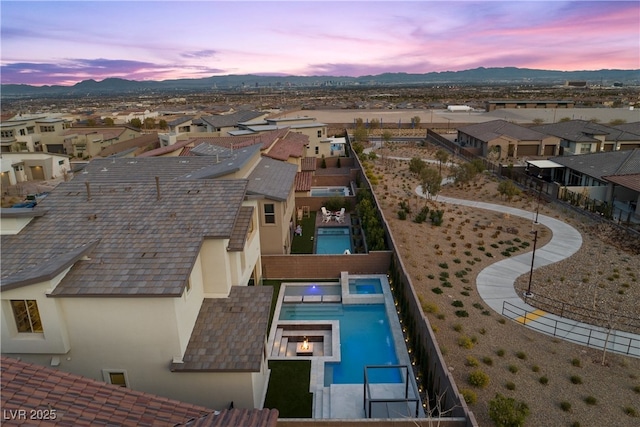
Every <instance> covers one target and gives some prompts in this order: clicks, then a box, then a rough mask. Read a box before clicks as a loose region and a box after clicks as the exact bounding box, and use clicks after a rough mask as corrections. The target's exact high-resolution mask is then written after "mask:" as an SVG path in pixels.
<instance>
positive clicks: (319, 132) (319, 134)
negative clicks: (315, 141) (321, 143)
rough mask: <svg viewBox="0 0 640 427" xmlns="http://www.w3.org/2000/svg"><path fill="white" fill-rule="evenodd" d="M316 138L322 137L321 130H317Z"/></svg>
mask: <svg viewBox="0 0 640 427" xmlns="http://www.w3.org/2000/svg"><path fill="white" fill-rule="evenodd" d="M318 138H322V131H321V130H319V131H318Z"/></svg>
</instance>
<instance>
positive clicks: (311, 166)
mask: <svg viewBox="0 0 640 427" xmlns="http://www.w3.org/2000/svg"><path fill="white" fill-rule="evenodd" d="M317 165H318V163H317V162H316V158H315V157H304V158H303V159H302V162H301V169H302V171H303V172H306V171H314V170H316V169H317V167H318V166H317Z"/></svg>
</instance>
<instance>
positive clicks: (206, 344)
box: [0, 159, 272, 408]
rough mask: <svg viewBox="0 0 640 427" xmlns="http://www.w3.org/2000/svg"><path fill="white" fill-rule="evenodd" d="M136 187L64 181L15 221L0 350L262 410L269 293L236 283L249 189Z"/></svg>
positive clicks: (246, 236)
mask: <svg viewBox="0 0 640 427" xmlns="http://www.w3.org/2000/svg"><path fill="white" fill-rule="evenodd" d="M118 160H122V161H127V160H129V159H118ZM150 160H158V159H150ZM171 160H178V159H171ZM205 160H206V159H205ZM188 166H189V165H185V164H178V165H176V166H175V167H176V168H180V167H183V168H185V170H186V168H187V167H188ZM191 166H193V165H191ZM104 169H105V170H102V169H101V173H102V174H104V175H111V174H113V173H114V172H115V169H112V170H109V169H107V168H104ZM145 178H146V176H144V175H143V176H141V177H140V179H138V180H130V181H127V180H123V179H118V178H115V177H114V179H112V180H106V179H105V180H103V181H101V182H90V181H88V180H84V181H83V180H79V179H78V180H75V179H74V180H72V181H71V182H66V183H61V184H60V185H58V187H56V189H55V190H53V191H52V192H51V194H50V195H49V196H48V197H47V198H46V199H45V200H44V201H43V202H42V203H40V204H39V205H38V206H37V207H36V208H35V209H32V210H29V209H27V210H21V212H20V214H21V215H22V216H23V218H14V221H13V227H12V229H11V230H7V231H6V232H7V234H3V235H2V241H1V243H2V248H3V254H2V261H3V268H2V276H1V281H0V289H1V290H2V294H1V301H0V311H1V316H2V330H1V332H2V334H1V335H2V353H3V354H4V355H9V356H11V357H20V358H21V359H22V360H25V361H29V362H34V363H38V364H41V365H46V366H52V367H55V368H56V369H60V370H63V371H68V372H73V373H75V374H79V375H83V376H86V377H89V378H93V379H96V380H102V381H106V382H108V383H112V384H118V385H121V386H126V387H130V388H132V389H135V390H140V391H145V392H151V393H154V394H158V395H162V396H166V397H169V398H173V399H177V400H181V401H185V402H190V403H194V404H198V405H202V406H206V407H212V408H222V407H227V406H228V405H229V404H230V402H233V403H234V405H235V406H236V407H245V408H259V407H261V405H262V402H263V397H264V394H265V392H266V384H267V380H268V373H269V371H268V369H267V365H266V357H265V355H266V351H265V345H266V338H267V324H268V318H269V307H270V303H271V298H272V289H271V288H269V287H261V286H246V285H247V284H248V283H249V282H250V281H253V282H258V281H259V279H260V274H261V268H260V235H259V234H260V231H259V227H258V220H259V219H258V204H257V202H256V201H255V200H251V198H248V197H247V186H248V181H247V180H190V179H181V180H178V179H176V180H172V181H169V180H167V179H157V180H156V179H151V180H149V179H145ZM5 211H6V210H3V211H2V215H3V216H4V214H5ZM12 214H13V215H14V216H15V215H17V214H16V213H15V212H13V213H12ZM2 223H3V228H4V220H3V222H2ZM3 231H4V230H3ZM238 330H242V331H243V333H242V334H238V333H237V331H238Z"/></svg>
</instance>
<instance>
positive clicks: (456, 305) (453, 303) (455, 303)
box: [451, 300, 464, 307]
mask: <svg viewBox="0 0 640 427" xmlns="http://www.w3.org/2000/svg"><path fill="white" fill-rule="evenodd" d="M451 305H452V306H454V307H464V303H463V302H462V301H460V300H455V301H454V302H452V303H451Z"/></svg>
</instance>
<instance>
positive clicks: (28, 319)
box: [11, 300, 43, 333]
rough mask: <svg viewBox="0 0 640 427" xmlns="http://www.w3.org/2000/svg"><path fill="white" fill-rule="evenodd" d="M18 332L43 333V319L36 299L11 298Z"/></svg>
mask: <svg viewBox="0 0 640 427" xmlns="http://www.w3.org/2000/svg"><path fill="white" fill-rule="evenodd" d="M11 308H13V317H14V318H15V321H16V328H17V329H18V332H26V333H42V332H43V331H42V321H41V320H40V312H39V311H38V303H37V302H36V300H11Z"/></svg>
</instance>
